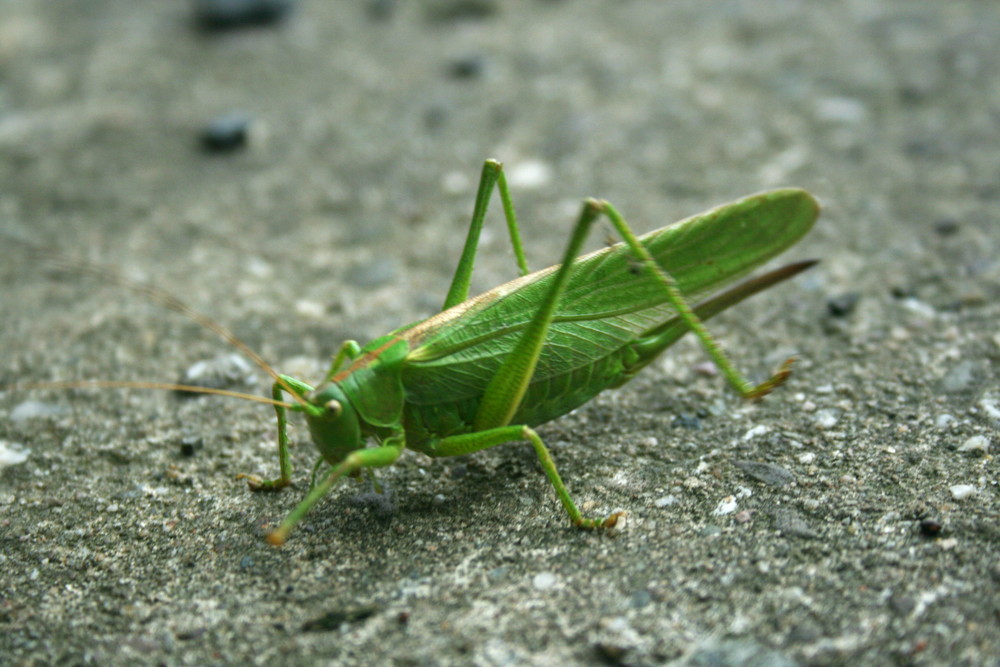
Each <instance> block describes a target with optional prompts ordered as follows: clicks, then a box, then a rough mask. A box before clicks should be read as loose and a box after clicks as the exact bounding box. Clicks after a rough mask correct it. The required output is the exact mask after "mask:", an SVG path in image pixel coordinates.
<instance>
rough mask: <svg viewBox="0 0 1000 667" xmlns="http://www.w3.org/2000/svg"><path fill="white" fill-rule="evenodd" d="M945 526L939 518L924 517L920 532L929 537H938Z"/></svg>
mask: <svg viewBox="0 0 1000 667" xmlns="http://www.w3.org/2000/svg"><path fill="white" fill-rule="evenodd" d="M942 528H943V526H942V525H941V522H940V521H938V520H937V519H924V520H923V521H921V522H920V532H921V533H923V534H924V535H925V536H927V537H937V536H938V535H939V534H940V533H941V530H942Z"/></svg>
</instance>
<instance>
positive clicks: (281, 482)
mask: <svg viewBox="0 0 1000 667" xmlns="http://www.w3.org/2000/svg"><path fill="white" fill-rule="evenodd" d="M236 479H245V480H246V481H247V486H248V487H249V488H250V490H251V491H267V492H271V491H281V490H282V489H283V488H285V487H286V486H291V485H292V480H290V479H261V478H260V477H258V476H257V475H248V474H246V473H242V472H241V473H240V474H238V475H236Z"/></svg>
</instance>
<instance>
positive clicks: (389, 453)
mask: <svg viewBox="0 0 1000 667" xmlns="http://www.w3.org/2000/svg"><path fill="white" fill-rule="evenodd" d="M386 442H387V443H390V444H386V445H382V446H381V447H371V448H368V449H356V450H354V451H353V452H351V453H350V454H348V455H347V458H345V459H344V460H343V461H341V462H340V463H338V464H337V465H335V466H334V467H333V468H332V469H331V470H330V472H329V473H328V474H327V476H326V477H324V478H323V481H321V482H320V483H319V484H317V485H316V486H314V487H313V488H312V490H311V491H309V494H308V495H306V497H305V498H304V499H303V500H302V502H300V503H299V504H298V505H296V506H295V509H293V510H292V511H291V512H289V514H288V516H286V517H285V520H284V521H282V522H281V524H279V525H278V527H277V528H276V529H274V530H273V531H271V532H270V533H268V535H267V541H268V542H270V543H271V544H273V545H275V546H278V545H281V544H284V543H285V540H286V539H288V534H289V533H290V532H292V529H293V528H294V527H295V525H296V524H297V523H298V522H299V521H301V520H302V517H304V516H305V515H306V513H307V512H308V511H309V510H310V509H311V508H312V506H313V505H315V504H316V503H317V502H318V501H319V500H320V499H321V498H322V497H323V496H325V495H326V494H327V493H329V492H330V489H331V488H333V485H334V484H335V483H336V481H337V480H338V479H340V478H341V477H344V476H346V475H350V474H352V473H354V472H356V471H358V470H361V469H362V468H381V467H383V466H388V465H392V464H393V463H395V461H396V459H398V458H399V455H400V454H402V453H403V448H404V442H403V439H402V437H397V438H388V439H386Z"/></svg>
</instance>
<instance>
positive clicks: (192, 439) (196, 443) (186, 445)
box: [181, 436, 205, 458]
mask: <svg viewBox="0 0 1000 667" xmlns="http://www.w3.org/2000/svg"><path fill="white" fill-rule="evenodd" d="M204 446H205V443H204V441H203V440H202V439H201V438H199V437H197V436H189V437H187V438H184V439H183V440H181V456H184V457H187V458H190V457H192V456H194V455H195V454H196V453H198V451H199V450H200V449H201V448H202V447H204Z"/></svg>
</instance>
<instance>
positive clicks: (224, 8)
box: [194, 0, 295, 30]
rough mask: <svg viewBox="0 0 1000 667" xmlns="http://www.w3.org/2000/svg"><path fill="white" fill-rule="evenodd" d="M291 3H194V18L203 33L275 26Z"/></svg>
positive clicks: (284, 0)
mask: <svg viewBox="0 0 1000 667" xmlns="http://www.w3.org/2000/svg"><path fill="white" fill-rule="evenodd" d="M294 7H295V2H294V0H195V3H194V17H195V21H196V22H197V24H198V25H199V26H200V27H202V28H204V29H205V30H230V29H233V28H246V27H253V26H266V25H272V24H274V23H278V22H279V21H281V20H282V19H284V18H285V17H286V16H288V14H289V12H291V10H292V9H293V8H294Z"/></svg>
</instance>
